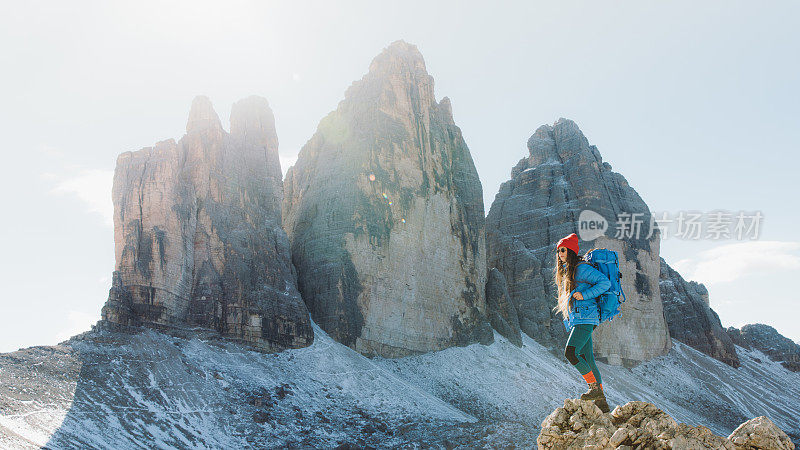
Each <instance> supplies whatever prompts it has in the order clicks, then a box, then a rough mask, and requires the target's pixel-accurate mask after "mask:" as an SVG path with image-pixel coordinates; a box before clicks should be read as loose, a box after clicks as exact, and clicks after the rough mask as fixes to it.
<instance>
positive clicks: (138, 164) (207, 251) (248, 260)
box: [102, 96, 313, 351]
mask: <svg viewBox="0 0 800 450" xmlns="http://www.w3.org/2000/svg"><path fill="white" fill-rule="evenodd" d="M282 195H283V184H282V181H281V170H280V162H279V160H278V138H277V134H276V132H275V121H274V117H273V114H272V111H271V109H270V107H269V104H268V103H267V101H266V99H263V98H260V97H248V98H246V99H244V100H241V101H239V102H237V103H236V104H234V105H233V108H232V110H231V132H230V133H227V132H226V131H225V130H224V129H223V128H222V126H221V124H220V121H219V117H218V116H217V114H216V112H214V109H213V108H212V106H211V102H210V101H209V99H208V98H206V97H203V96H199V97H196V98H195V99H194V101H193V102H192V107H191V111H190V113H189V120H188V122H187V125H186V135H185V136H184V137H183V138H182V139H180V141H179V142H177V143H176V142H175V141H174V140H173V139H169V140H166V141H161V142H158V143H157V144H156V145H155V146H154V147H150V148H144V149H142V150H139V151H135V152H125V153H122V154H121V155H119V157H118V158H117V165H116V169H115V172H114V185H113V193H112V196H113V202H114V243H115V255H116V270H115V271H114V274H113V282H112V288H111V291H110V293H109V298H108V301H107V303H106V305H105V306H104V307H103V311H102V317H103V321H104V323H107V324H122V325H148V326H154V327H174V326H184V325H199V326H202V327H207V328H212V329H215V330H218V331H219V332H220V333H222V334H223V335H225V336H229V337H232V338H236V339H240V340H243V341H247V342H249V343H251V344H253V345H254V346H255V347H257V348H259V349H262V350H267V351H272V350H280V349H284V348H291V347H304V346H307V345H309V344H310V343H311V342H312V340H313V332H312V329H311V325H310V321H309V316H308V311H307V309H306V307H305V305H304V304H303V301H302V299H301V298H300V295H299V292H298V291H297V287H296V273H294V272H293V268H292V265H291V261H290V254H289V241H288V239H287V237H286V234H285V232H284V231H283V230H282V229H281V211H280V205H281V200H282Z"/></svg>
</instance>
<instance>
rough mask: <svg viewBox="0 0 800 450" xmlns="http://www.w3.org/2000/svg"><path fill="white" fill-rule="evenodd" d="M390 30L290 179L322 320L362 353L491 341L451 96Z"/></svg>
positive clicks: (476, 203)
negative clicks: (440, 92) (441, 94)
mask: <svg viewBox="0 0 800 450" xmlns="http://www.w3.org/2000/svg"><path fill="white" fill-rule="evenodd" d="M433 86H434V82H433V77H431V76H430V75H429V74H428V73H427V71H426V68H425V62H424V60H423V58H422V55H421V54H420V52H419V51H418V50H417V48H416V47H415V46H414V45H411V44H408V43H406V42H403V41H396V42H394V43H392V44H391V45H389V46H388V47H387V48H386V49H384V50H383V52H381V53H380V54H379V55H378V56H377V57H375V59H373V61H372V63H371V64H370V67H369V72H368V73H367V74H366V75H365V76H364V77H363V78H362V79H361V80H359V81H356V82H355V83H353V84H352V85H351V86H350V87H349V88H348V89H347V91H346V92H345V98H344V100H342V101H341V102H340V103H339V105H338V108H337V109H336V110H335V111H333V112H331V113H330V114H328V115H327V116H326V117H325V118H323V119H322V121H321V122H320V124H319V126H318V128H317V131H316V132H315V133H314V135H313V136H312V137H311V139H310V140H309V141H308V142H307V143H306V144H305V145H304V146H303V148H302V149H301V150H300V153H299V155H298V159H297V163H296V164H295V165H294V166H293V167H292V168H290V169H289V171H288V173H287V174H286V179H285V180H284V188H285V194H286V196H285V198H284V203H283V221H284V222H283V223H284V228H285V229H286V232H287V233H288V235H289V238H290V240H291V242H292V258H293V261H294V264H295V265H296V267H297V269H298V274H299V278H298V287H299V289H300V292H301V293H302V295H303V299H304V300H305V302H306V304H307V305H308V308H309V310H310V311H311V314H312V317H313V318H314V321H315V322H316V323H318V324H319V325H320V327H321V328H322V329H324V330H325V331H326V332H328V333H329V334H330V335H331V336H332V337H334V339H336V340H337V341H339V342H342V343H344V344H346V345H348V346H350V347H352V348H354V349H356V350H358V351H359V352H361V353H363V354H366V355H381V356H388V357H395V356H405V355H409V354H414V353H420V352H426V351H431V350H438V349H442V348H445V347H448V346H452V345H463V344H468V343H472V342H478V341H479V342H483V343H489V342H491V341H492V340H493V337H492V336H493V334H492V332H491V328H490V326H489V325H488V322H487V320H486V317H485V313H486V303H485V298H484V295H485V294H484V287H485V283H486V253H485V235H484V209H483V199H482V187H481V182H480V180H479V179H478V174H477V171H476V170H475V165H474V164H473V161H472V157H471V156H470V153H469V149H468V148H467V145H466V143H465V142H464V138H463V137H462V135H461V130H460V129H459V128H458V127H457V126H456V125H455V122H454V121H453V115H452V111H451V107H450V101H449V100H448V99H447V98H446V97H445V98H443V99H442V100H441V101H440V102H437V101H436V98H435V97H434V89H433Z"/></svg>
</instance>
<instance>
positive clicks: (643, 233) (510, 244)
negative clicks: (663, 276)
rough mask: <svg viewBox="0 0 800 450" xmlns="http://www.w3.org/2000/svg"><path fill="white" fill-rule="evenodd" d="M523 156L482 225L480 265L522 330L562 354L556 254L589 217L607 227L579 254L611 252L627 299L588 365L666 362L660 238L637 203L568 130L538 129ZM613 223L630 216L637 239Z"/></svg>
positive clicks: (560, 125) (559, 125)
mask: <svg viewBox="0 0 800 450" xmlns="http://www.w3.org/2000/svg"><path fill="white" fill-rule="evenodd" d="M528 150H529V155H528V156H527V157H525V158H522V159H521V160H520V161H519V162H518V163H517V165H516V166H514V168H513V169H512V171H511V179H510V180H508V181H506V182H504V183H503V184H502V185H501V186H500V190H499V192H498V194H497V196H496V197H495V200H494V202H493V203H492V207H491V209H490V211H489V215H488V216H487V218H486V240H487V248H488V256H487V258H488V259H487V265H488V267H497V269H498V270H500V271H501V272H502V273H503V275H504V276H505V277H506V281H507V282H508V292H509V295H510V297H511V301H512V303H513V305H514V307H515V308H516V310H517V313H518V315H519V324H520V328H521V330H522V331H523V332H525V333H526V334H528V335H529V336H530V337H532V338H534V339H536V340H537V341H538V342H539V343H541V344H543V345H546V346H549V347H551V348H555V347H556V346H563V345H564V343H565V341H566V338H567V333H566V331H565V330H564V326H563V324H562V318H561V315H560V314H558V315H557V314H555V313H554V312H553V311H552V309H553V307H554V306H555V304H556V298H557V294H556V292H557V290H556V286H555V284H554V283H553V269H554V267H555V259H556V255H555V245H556V243H557V242H558V240H559V239H561V238H562V237H564V236H566V235H568V234H570V233H573V232H576V233H577V232H578V231H579V230H578V229H577V226H578V223H577V222H578V216H579V214H580V212H581V211H582V210H586V209H589V210H592V211H594V212H596V213H598V214H600V215H601V216H602V217H603V218H604V219H605V220H606V221H607V223H608V224H609V226H608V228H607V229H606V230H605V234H604V235H602V236H600V237H597V238H596V239H594V240H592V241H591V242H586V241H583V240H581V241H580V247H581V254H584V253H585V251H586V250H588V249H590V248H593V247H604V248H609V249H611V250H615V251H617V253H618V254H619V256H620V270H621V271H622V274H623V278H622V283H623V289H624V291H625V293H626V295H627V302H626V303H625V304H624V306H623V309H622V313H621V314H620V315H619V316H617V317H615V318H614V320H613V321H611V322H606V323H604V324H601V325H600V326H599V327H598V328H597V329H596V330H595V332H594V336H593V340H594V348H595V355H596V356H597V357H598V359H600V360H606V361H607V362H609V363H611V364H625V365H635V364H637V363H638V362H641V361H645V360H648V359H650V358H653V357H655V356H659V355H663V354H665V353H666V352H667V351H669V348H670V346H671V341H670V339H669V331H668V328H667V324H666V321H665V319H664V314H663V310H662V306H661V299H660V292H659V288H658V276H659V270H660V264H659V256H658V254H659V231H658V230H654V231H653V232H652V233H650V226H649V225H650V218H651V215H650V211H649V209H648V207H647V205H646V204H645V202H644V201H643V200H642V199H641V197H639V195H638V194H637V193H636V191H635V190H634V189H633V188H632V187H631V186H630V185H629V184H628V182H627V181H626V180H625V178H624V177H623V176H622V175H621V174H619V173H616V172H612V171H611V166H610V164H606V163H604V162H603V161H602V157H601V156H600V152H599V151H598V150H597V148H596V147H595V146H594V145H590V144H589V142H588V140H587V139H586V137H585V136H584V135H583V133H582V132H581V131H580V129H579V128H578V126H577V125H576V124H575V123H574V122H573V121H571V120H568V119H564V118H561V119H559V120H558V121H556V122H555V123H554V124H553V125H552V126H550V125H543V126H541V127H539V128H538V129H537V130H536V132H535V133H534V134H533V135H532V136H531V137H530V139H529V140H528ZM621 213H627V214H638V216H636V219H637V221H638V222H640V224H639V228H640V232H639V233H638V234H636V233H630V234H632V235H631V236H620V237H619V238H617V237H616V236H617V233H616V232H617V230H618V228H619V224H618V223H617V217H618V214H621ZM579 235H580V233H579Z"/></svg>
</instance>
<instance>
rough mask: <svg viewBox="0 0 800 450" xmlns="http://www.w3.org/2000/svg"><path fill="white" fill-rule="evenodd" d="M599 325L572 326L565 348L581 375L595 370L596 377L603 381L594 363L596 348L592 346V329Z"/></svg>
mask: <svg viewBox="0 0 800 450" xmlns="http://www.w3.org/2000/svg"><path fill="white" fill-rule="evenodd" d="M596 327H597V325H591V324H588V323H585V324H584V323H579V324H577V325H575V326H574V327H572V331H570V332H569V339H567V346H566V348H565V349H564V356H566V357H567V360H569V362H570V363H571V364H572V365H573V366H575V368H576V369H578V372H580V373H581V375H586V374H587V373H589V372H590V371H591V372H594V379H595V380H597V382H598V383H602V382H603V380H601V379H600V371H599V370H597V365H596V364H595V363H594V349H593V348H592V331H594V329H595V328H596Z"/></svg>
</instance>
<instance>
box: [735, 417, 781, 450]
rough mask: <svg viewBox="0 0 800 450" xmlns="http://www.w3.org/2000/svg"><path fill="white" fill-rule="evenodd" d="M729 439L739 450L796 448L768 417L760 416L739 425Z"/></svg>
mask: <svg viewBox="0 0 800 450" xmlns="http://www.w3.org/2000/svg"><path fill="white" fill-rule="evenodd" d="M728 439H730V440H731V441H732V442H733V444H734V445H735V446H736V449H737V450H739V449H741V450H755V449H761V448H769V449H789V450H791V449H794V448H795V445H794V442H792V440H791V439H789V436H787V435H786V433H784V432H783V430H781V429H780V428H778V427H777V426H775V424H774V423H772V421H771V420H769V418H767V417H766V416H759V417H756V418H753V419H750V420H748V421H747V422H745V423H743V424H741V425H739V427H738V428H736V429H735V430H733V433H731V435H730V436H728Z"/></svg>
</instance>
